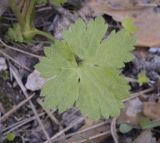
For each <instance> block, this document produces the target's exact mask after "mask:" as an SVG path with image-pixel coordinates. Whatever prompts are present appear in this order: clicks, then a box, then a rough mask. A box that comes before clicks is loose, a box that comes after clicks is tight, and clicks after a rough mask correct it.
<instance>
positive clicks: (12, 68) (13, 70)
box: [10, 65, 52, 143]
mask: <svg viewBox="0 0 160 143" xmlns="http://www.w3.org/2000/svg"><path fill="white" fill-rule="evenodd" d="M10 67H11V72H12V74H13V76H14V78H15V79H16V81H17V83H18V85H19V86H20V88H21V90H22V92H23V94H24V95H25V97H26V98H28V93H27V90H26V88H25V86H24V85H23V83H22V81H21V79H20V78H19V75H18V73H17V72H16V69H15V68H14V67H13V66H12V65H10ZM29 104H30V105H31V108H32V110H33V113H34V114H35V116H36V119H37V121H38V123H39V125H40V127H41V129H42V131H43V133H44V135H45V136H46V138H47V142H48V143H52V142H51V140H50V137H49V135H48V133H47V131H46V130H45V127H44V126H43V123H42V122H41V120H40V118H39V116H38V113H37V111H36V109H35V107H34V104H33V103H32V101H31V100H29Z"/></svg>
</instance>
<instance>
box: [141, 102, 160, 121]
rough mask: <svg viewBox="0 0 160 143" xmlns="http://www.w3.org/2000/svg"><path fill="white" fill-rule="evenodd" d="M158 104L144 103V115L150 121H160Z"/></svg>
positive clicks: (159, 103)
mask: <svg viewBox="0 0 160 143" xmlns="http://www.w3.org/2000/svg"><path fill="white" fill-rule="evenodd" d="M159 109H160V102H153V101H150V102H145V103H144V111H143V112H144V115H145V116H146V117H148V118H150V119H153V120H158V119H160V110H159Z"/></svg>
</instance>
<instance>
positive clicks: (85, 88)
mask: <svg viewBox="0 0 160 143" xmlns="http://www.w3.org/2000/svg"><path fill="white" fill-rule="evenodd" d="M106 30H107V26H106V24H105V22H104V20H103V18H102V17H98V18H96V19H95V21H94V20H91V21H90V22H89V23H88V26H87V28H86V26H85V24H84V22H83V21H82V20H81V19H79V20H77V22H76V23H75V24H74V25H73V26H72V27H71V29H70V31H66V32H64V34H63V35H64V40H62V41H55V43H54V45H52V46H51V47H50V48H46V49H45V54H46V57H43V58H41V59H40V63H39V64H38V65H37V66H36V69H37V70H39V71H40V72H41V73H42V76H44V77H46V78H48V77H50V78H51V79H50V80H49V81H48V82H47V83H46V84H45V85H44V87H43V89H42V92H41V93H42V95H44V96H46V98H45V102H44V106H45V107H46V108H52V107H58V108H59V110H60V111H61V112H63V111H65V110H66V109H67V108H69V107H71V106H72V105H73V104H76V106H77V107H79V108H80V110H81V112H82V113H83V114H84V115H86V116H88V117H91V118H93V119H98V118H100V117H101V116H104V117H109V116H117V115H118V114H119V112H120V108H121V107H123V104H122V102H121V100H122V99H124V98H126V97H127V96H128V90H129V86H128V84H127V81H126V80H124V78H123V76H121V75H120V74H119V72H118V68H120V67H123V66H124V62H128V61H130V60H131V59H132V55H131V54H130V53H129V52H130V51H131V50H133V44H134V43H135V39H134V38H133V37H132V36H131V35H130V33H129V32H127V31H125V30H122V31H119V32H117V33H116V32H114V31H113V32H112V33H111V35H110V36H109V38H108V39H107V40H103V41H102V38H103V36H104V34H105V32H106ZM55 76H56V77H55ZM52 77H55V78H52Z"/></svg>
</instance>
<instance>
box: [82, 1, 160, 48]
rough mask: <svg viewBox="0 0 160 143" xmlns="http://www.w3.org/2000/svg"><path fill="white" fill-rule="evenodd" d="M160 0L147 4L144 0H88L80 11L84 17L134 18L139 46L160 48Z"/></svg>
mask: <svg viewBox="0 0 160 143" xmlns="http://www.w3.org/2000/svg"><path fill="white" fill-rule="evenodd" d="M158 4H160V1H159V0H155V1H153V3H151V4H145V3H144V1H142V0H139V1H138V0H123V1H122V0H112V1H111V0H106V1H104V0H98V1H96V0H88V1H87V3H86V4H85V6H84V7H83V8H82V9H81V10H80V13H81V14H83V15H90V16H98V15H103V14H107V15H110V16H112V17H113V18H114V19H115V20H117V21H122V20H123V19H124V18H126V17H134V18H135V24H136V25H137V27H138V32H136V33H135V36H136V37H137V44H136V45H138V46H149V47H151V46H160V40H159V39H160V26H159V24H160V12H158V9H157V11H156V8H155V7H156V5H158Z"/></svg>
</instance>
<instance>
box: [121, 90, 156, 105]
mask: <svg viewBox="0 0 160 143" xmlns="http://www.w3.org/2000/svg"><path fill="white" fill-rule="evenodd" d="M153 90H154V88H149V89H146V90H142V91H139V92H136V93H131V94H130V97H128V98H126V99H124V100H122V101H123V102H126V101H128V100H131V99H134V98H136V97H138V96H140V95H142V94H145V93H148V92H151V91H153Z"/></svg>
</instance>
